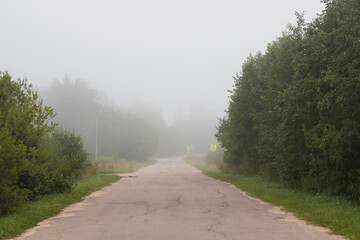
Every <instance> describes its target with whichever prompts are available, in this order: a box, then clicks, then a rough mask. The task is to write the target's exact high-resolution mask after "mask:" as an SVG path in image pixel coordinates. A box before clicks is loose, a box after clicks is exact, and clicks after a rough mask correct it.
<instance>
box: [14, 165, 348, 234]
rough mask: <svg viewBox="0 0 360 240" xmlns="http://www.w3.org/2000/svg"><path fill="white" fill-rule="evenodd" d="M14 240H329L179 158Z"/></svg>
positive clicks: (105, 190)
mask: <svg viewBox="0 0 360 240" xmlns="http://www.w3.org/2000/svg"><path fill="white" fill-rule="evenodd" d="M16 239H28V240H53V239H57V240H60V239H62V240H73V239H76V240H82V239H84V240H92V239H94V240H100V239H103V240H108V239H109V240H110V239H111V240H133V239H137V240H139V239H144V240H186V239H194V240H202V239H204V240H212V239H243V240H255V239H256V240H292V239H298V240H331V239H342V238H340V237H337V236H333V235H330V234H329V233H327V230H326V229H323V228H320V227H314V226H310V225H307V224H306V223H304V222H303V221H300V220H298V219H296V218H295V217H293V216H292V215H291V214H286V213H284V212H282V211H281V210H280V208H278V207H274V206H271V205H269V204H266V203H263V202H261V201H259V200H257V199H253V198H250V197H248V196H246V195H245V194H244V193H243V192H241V191H240V190H238V189H236V188H235V187H234V186H233V185H231V184H228V183H225V182H221V181H217V180H214V179H211V178H209V177H206V176H204V175H202V174H201V173H200V171H198V170H196V169H195V168H193V167H191V166H189V165H187V164H186V163H184V162H183V160H182V159H181V158H170V159H159V160H158V162H157V163H156V164H154V165H152V166H149V167H146V168H143V169H140V170H139V171H137V172H135V173H132V174H128V176H127V177H124V178H122V179H121V180H120V181H118V182H116V183H114V184H113V185H112V186H109V187H105V188H103V189H102V190H101V191H98V192H96V193H93V194H92V195H90V196H88V197H86V199H85V200H84V201H83V202H81V203H77V204H73V205H71V206H69V207H67V208H65V209H64V211H63V212H62V213H61V214H60V215H58V216H56V217H53V218H50V219H48V220H46V221H44V222H42V223H40V224H39V226H38V227H35V228H33V229H31V230H29V231H27V232H25V233H24V234H23V235H21V236H20V237H18V238H16Z"/></svg>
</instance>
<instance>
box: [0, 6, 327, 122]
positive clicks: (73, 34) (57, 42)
mask: <svg viewBox="0 0 360 240" xmlns="http://www.w3.org/2000/svg"><path fill="white" fill-rule="evenodd" d="M323 8H324V4H322V3H320V1H319V0H272V1H269V0H253V1H243V0H222V1H220V0H181V1H180V0H178V1H173V0H152V1H149V0H127V1H125V0H101V1H100V0H61V1H60V0H52V1H49V0H31V1H29V0H0V9H1V13H0V30H1V33H0V71H5V70H7V71H9V74H10V75H12V76H13V77H14V78H18V77H21V78H24V77H26V78H27V79H28V81H29V82H30V83H33V84H34V85H35V86H36V87H37V88H44V87H46V86H48V85H49V83H50V82H51V81H53V80H54V79H59V80H61V79H63V78H64V76H65V75H69V76H70V78H72V79H82V80H86V81H88V82H89V86H90V87H92V88H96V89H100V90H101V91H102V92H106V93H107V95H109V97H110V98H111V99H112V100H113V101H114V102H116V103H117V104H119V105H120V106H126V105H127V104H129V103H131V102H132V101H134V100H141V101H144V102H146V103H151V104H154V105H157V106H158V107H160V108H161V109H162V110H163V113H164V117H165V118H166V119H167V120H168V121H169V122H171V121H174V118H175V117H176V114H177V113H178V112H179V111H181V112H187V111H188V110H189V109H191V108H193V107H194V106H200V107H203V108H206V109H209V110H211V111H214V112H216V114H217V115H218V116H222V115H223V114H224V110H225V109H226V108H227V104H228V96H229V92H228V91H227V90H230V89H232V86H233V83H234V82H233V78H232V77H233V76H234V75H235V74H236V73H237V72H239V71H240V70H241V66H242V63H243V62H244V61H245V59H246V57H247V56H249V54H251V53H252V54H256V53H257V52H258V51H262V52H263V51H264V50H265V49H266V46H267V44H268V43H270V42H271V41H273V40H275V39H276V38H277V37H279V36H281V34H282V32H283V31H284V30H285V29H286V25H287V24H288V23H293V24H295V23H296V17H295V11H298V12H302V11H304V12H305V19H306V21H308V22H309V21H311V20H312V19H313V18H315V17H316V16H317V14H318V13H320V12H321V11H322V10H323Z"/></svg>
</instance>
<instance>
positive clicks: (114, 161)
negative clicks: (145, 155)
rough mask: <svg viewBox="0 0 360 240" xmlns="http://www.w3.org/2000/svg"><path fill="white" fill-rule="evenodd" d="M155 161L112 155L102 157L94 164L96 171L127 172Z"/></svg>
mask: <svg viewBox="0 0 360 240" xmlns="http://www.w3.org/2000/svg"><path fill="white" fill-rule="evenodd" d="M153 163H155V160H153V159H149V160H146V161H135V160H127V159H123V158H121V159H118V158H114V157H102V158H100V159H99V160H98V161H97V162H95V166H96V169H97V172H98V173H129V172H135V171H136V170H138V169H140V168H142V167H146V166H149V165H151V164H153Z"/></svg>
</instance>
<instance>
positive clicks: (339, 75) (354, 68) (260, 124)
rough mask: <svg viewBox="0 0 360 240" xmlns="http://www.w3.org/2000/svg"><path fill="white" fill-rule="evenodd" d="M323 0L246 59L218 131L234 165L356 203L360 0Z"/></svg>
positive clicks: (359, 190) (359, 196)
mask: <svg viewBox="0 0 360 240" xmlns="http://www.w3.org/2000/svg"><path fill="white" fill-rule="evenodd" d="M324 2H325V3H326V8H325V10H324V11H323V12H322V14H321V15H320V16H319V17H318V18H317V19H315V20H314V21H313V22H311V23H308V24H306V23H305V22H304V20H303V18H302V16H301V15H300V14H297V17H298V23H297V26H291V25H290V26H289V27H288V29H287V31H286V32H284V33H283V35H282V36H281V37H279V38H278V39H277V40H276V41H274V42H272V43H270V44H269V45H268V47H267V50H266V52H265V53H264V54H260V53H259V54H257V55H256V56H250V57H249V58H248V59H247V61H246V62H245V63H244V64H243V68H242V72H241V73H240V74H238V75H237V76H236V77H235V86H234V89H233V91H232V95H231V97H230V103H229V107H228V110H227V116H226V117H225V118H223V119H221V121H220V123H219V126H218V132H217V134H216V136H217V138H218V141H219V142H220V143H221V145H222V146H223V147H224V148H225V156H224V161H225V162H226V163H227V164H228V165H229V166H230V167H231V168H232V169H234V168H236V169H238V171H240V172H242V173H246V174H260V175H264V176H267V177H270V178H272V179H277V180H280V181H282V182H284V183H286V184H288V185H289V186H293V187H297V188H301V189H304V190H307V191H310V192H314V193H320V192H324V193H328V194H339V195H345V196H348V197H350V198H352V199H355V200H358V201H360V162H359V157H360V150H359V149H360V105H359V104H358V103H359V102H360V97H359V96H360V77H359V76H360V60H359V59H360V41H359V37H360V3H359V1H356V0H349V1H347V0H331V1H330V0H328V1H324Z"/></svg>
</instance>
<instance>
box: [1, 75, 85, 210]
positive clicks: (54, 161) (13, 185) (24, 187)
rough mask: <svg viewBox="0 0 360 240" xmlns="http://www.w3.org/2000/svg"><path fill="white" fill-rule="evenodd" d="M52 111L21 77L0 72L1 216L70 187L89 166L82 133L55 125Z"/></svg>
mask: <svg viewBox="0 0 360 240" xmlns="http://www.w3.org/2000/svg"><path fill="white" fill-rule="evenodd" d="M54 116H55V114H54V113H53V110H52V109H51V108H50V107H48V106H44V105H43V102H42V100H40V99H39V98H38V94H37V92H35V91H33V90H32V86H31V85H28V84H27V81H26V80H20V79H19V80H17V81H14V80H12V79H11V76H10V75H8V73H1V72H0V216H2V215H5V214H7V213H9V212H11V211H14V210H15V209H16V208H17V207H18V206H20V205H22V204H24V203H25V202H27V201H31V200H35V199H39V198H41V197H42V196H43V195H45V194H49V193H54V192H57V193H59V192H64V191H66V190H70V189H71V188H72V186H73V184H74V182H75V180H76V179H77V178H79V177H80V176H81V175H82V171H84V169H85V168H86V167H87V166H88V165H89V163H88V161H87V154H86V152H85V151H84V148H83V143H82V140H81V137H80V136H76V135H75V134H74V132H70V131H66V130H63V129H60V128H57V129H55V126H56V124H55V123H53V122H49V119H51V118H53V117H54Z"/></svg>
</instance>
